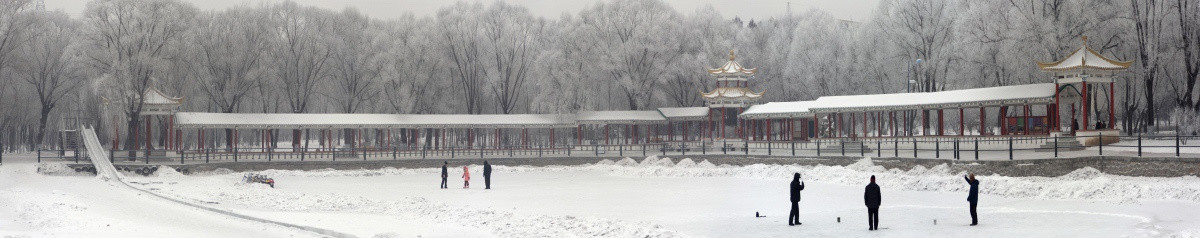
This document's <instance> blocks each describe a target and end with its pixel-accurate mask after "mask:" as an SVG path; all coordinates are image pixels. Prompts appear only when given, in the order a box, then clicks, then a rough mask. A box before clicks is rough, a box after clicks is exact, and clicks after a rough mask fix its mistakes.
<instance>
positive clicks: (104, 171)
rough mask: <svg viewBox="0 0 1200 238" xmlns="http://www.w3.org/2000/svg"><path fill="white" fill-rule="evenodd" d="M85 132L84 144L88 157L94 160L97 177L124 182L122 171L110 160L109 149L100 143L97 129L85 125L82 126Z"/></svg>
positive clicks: (82, 130)
mask: <svg viewBox="0 0 1200 238" xmlns="http://www.w3.org/2000/svg"><path fill="white" fill-rule="evenodd" d="M80 129H81V130H80V131H81V132H82V133H83V145H84V147H86V148H87V153H88V159H91V160H92V165H93V166H95V167H96V177H99V178H101V179H104V180H113V179H115V180H117V181H120V182H122V183H124V180H123V179H124V178H123V177H121V176H123V175H121V173H118V172H117V168H116V167H113V164H112V161H108V158H109V157H108V151H105V150H104V145H103V144H100V139H98V138H97V137H96V130H94V129H92V128H91V127H87V126H83V127H82V128H80Z"/></svg>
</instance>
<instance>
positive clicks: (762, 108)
mask: <svg viewBox="0 0 1200 238" xmlns="http://www.w3.org/2000/svg"><path fill="white" fill-rule="evenodd" d="M813 105H816V102H813V101H795V102H768V103H766V104H759V105H754V106H750V108H749V109H746V112H743V113H742V115H739V116H740V117H742V118H746V119H762V118H793V117H810V116H812V115H813V113H812V112H811V111H809V110H810V108H811V107H812V106H813Z"/></svg>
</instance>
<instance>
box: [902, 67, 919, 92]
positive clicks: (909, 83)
mask: <svg viewBox="0 0 1200 238" xmlns="http://www.w3.org/2000/svg"><path fill="white" fill-rule="evenodd" d="M912 66H913V65H912V63H909V64H908V73H907V74H905V76H906V77H908V92H910V93H911V92H912V85H913V83H916V82H917V80H916V79H913V76H912ZM920 66H921V59H917V67H920Z"/></svg>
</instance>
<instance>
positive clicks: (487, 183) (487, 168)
mask: <svg viewBox="0 0 1200 238" xmlns="http://www.w3.org/2000/svg"><path fill="white" fill-rule="evenodd" d="M483 189H492V165H491V164H488V162H487V160H484V161H483Z"/></svg>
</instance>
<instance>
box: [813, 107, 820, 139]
mask: <svg viewBox="0 0 1200 238" xmlns="http://www.w3.org/2000/svg"><path fill="white" fill-rule="evenodd" d="M812 127H813V131H812V134H813V138H821V118H818V117H817V114H815V113H814V114H813V126H812Z"/></svg>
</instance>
